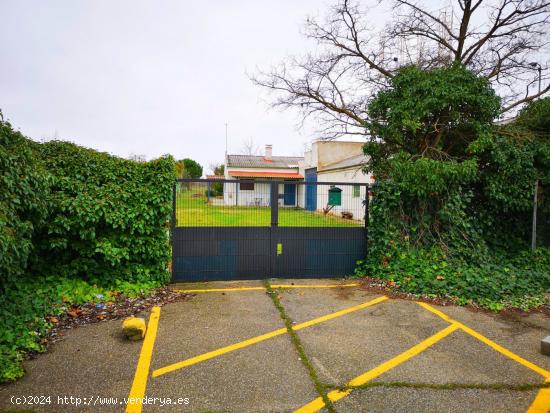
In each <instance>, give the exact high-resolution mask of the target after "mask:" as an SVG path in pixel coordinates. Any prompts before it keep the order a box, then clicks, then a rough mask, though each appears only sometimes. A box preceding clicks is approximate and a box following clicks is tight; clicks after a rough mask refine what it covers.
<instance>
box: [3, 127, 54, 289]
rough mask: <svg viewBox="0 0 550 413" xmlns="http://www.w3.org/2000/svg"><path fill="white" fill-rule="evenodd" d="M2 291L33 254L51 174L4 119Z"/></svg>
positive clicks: (42, 218) (44, 209) (20, 272)
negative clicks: (34, 241)
mask: <svg viewBox="0 0 550 413" xmlns="http://www.w3.org/2000/svg"><path fill="white" fill-rule="evenodd" d="M0 171H1V172H2V174H1V175H0V292H5V290H6V288H7V285H8V284H9V283H10V282H14V281H16V280H17V278H18V277H21V276H22V275H23V274H24V272H25V269H26V267H27V263H28V259H29V257H30V255H31V254H32V250H33V244H32V235H33V232H34V230H35V228H36V227H37V226H39V225H41V224H43V223H44V220H45V218H46V213H47V208H46V203H47V201H46V195H47V191H48V186H49V179H48V175H47V173H46V172H45V170H44V168H43V166H42V164H41V163H40V162H38V161H37V160H36V159H35V158H34V154H33V151H32V149H31V146H30V145H29V141H28V140H27V139H26V138H25V137H24V136H23V135H21V133H19V132H16V131H14V130H13V129H12V128H11V125H10V124H9V123H6V122H0Z"/></svg>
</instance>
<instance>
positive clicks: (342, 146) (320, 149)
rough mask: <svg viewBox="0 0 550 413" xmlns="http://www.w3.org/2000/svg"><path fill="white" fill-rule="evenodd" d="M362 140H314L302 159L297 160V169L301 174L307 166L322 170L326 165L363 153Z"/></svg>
mask: <svg viewBox="0 0 550 413" xmlns="http://www.w3.org/2000/svg"><path fill="white" fill-rule="evenodd" d="M363 144H364V143H363V142H342V141H315V142H313V143H312V144H311V149H310V150H309V151H306V153H305V154H304V160H303V161H301V162H299V164H298V165H299V170H300V173H301V174H302V175H303V174H304V170H305V169H307V168H317V170H318V171H322V170H323V169H324V168H326V167H327V166H328V165H330V164H333V163H336V162H340V161H342V160H344V159H348V158H352V157H354V156H357V155H361V154H363Z"/></svg>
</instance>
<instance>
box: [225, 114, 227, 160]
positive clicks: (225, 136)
mask: <svg viewBox="0 0 550 413" xmlns="http://www.w3.org/2000/svg"><path fill="white" fill-rule="evenodd" d="M225 156H226V157H227V122H225Z"/></svg>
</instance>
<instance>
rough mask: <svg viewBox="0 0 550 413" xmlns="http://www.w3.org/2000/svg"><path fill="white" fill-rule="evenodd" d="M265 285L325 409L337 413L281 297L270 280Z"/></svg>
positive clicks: (330, 412) (265, 281)
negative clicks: (293, 326)
mask: <svg viewBox="0 0 550 413" xmlns="http://www.w3.org/2000/svg"><path fill="white" fill-rule="evenodd" d="M264 285H265V288H266V293H267V295H268V296H269V297H270V298H271V301H273V305H274V306H275V308H276V309H277V311H279V315H280V316H281V319H282V320H283V322H284V324H285V327H286V330H287V332H288V335H289V336H290V341H291V342H292V344H293V345H294V347H295V348H296V351H297V352H298V355H299V356H300V361H301V362H302V364H303V365H304V367H305V368H306V370H307V371H308V373H309V377H310V378H311V381H312V382H313V385H314V387H315V390H316V391H317V393H318V394H319V396H321V398H322V399H323V402H324V403H325V408H326V409H327V411H328V412H329V413H336V410H335V409H334V405H333V404H332V401H331V400H330V399H329V398H328V395H327V387H326V386H325V384H324V383H323V382H322V381H321V380H319V375H318V374H317V370H315V367H314V366H313V364H312V363H311V361H310V359H309V357H308V355H307V354H306V352H305V350H304V346H303V345H302V341H301V340H300V337H298V334H296V331H294V329H293V328H292V325H293V323H294V321H293V320H292V319H291V318H290V317H289V316H288V314H287V313H286V310H285V308H284V306H283V305H282V304H281V300H279V295H278V293H277V291H275V290H274V289H273V288H272V287H271V284H270V283H269V281H268V280H264Z"/></svg>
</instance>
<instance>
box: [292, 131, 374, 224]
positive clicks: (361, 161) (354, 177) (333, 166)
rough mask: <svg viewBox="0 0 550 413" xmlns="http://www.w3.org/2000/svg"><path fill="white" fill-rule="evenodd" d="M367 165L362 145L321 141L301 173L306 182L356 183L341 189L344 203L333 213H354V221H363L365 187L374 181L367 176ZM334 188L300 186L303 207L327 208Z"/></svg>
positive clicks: (313, 209) (301, 167)
mask: <svg viewBox="0 0 550 413" xmlns="http://www.w3.org/2000/svg"><path fill="white" fill-rule="evenodd" d="M366 162H367V158H366V157H365V155H364V153H363V143H362V142H343V141H323V140H318V141H315V142H313V144H312V145H311V149H310V150H309V151H307V152H306V153H305V156H304V160H303V161H301V162H300V168H299V173H300V174H303V175H304V178H305V182H345V183H347V182H349V183H352V184H353V185H339V186H338V187H339V188H340V189H341V190H342V204H341V205H337V206H334V207H333V208H332V209H331V211H330V212H331V213H332V214H335V215H341V214H342V212H352V213H353V214H354V215H355V216H354V219H359V217H357V214H358V212H360V211H363V201H364V199H365V198H366V196H367V190H366V187H365V185H364V184H372V183H373V182H374V179H373V177H372V176H371V175H370V174H365V173H363V167H364V165H365V163H366ZM361 184H363V185H361ZM330 187H331V185H317V186H314V185H300V189H299V193H298V203H299V205H300V206H303V208H304V209H307V210H310V211H316V210H322V209H323V208H326V207H327V204H328V190H329V189H330ZM362 218H363V217H361V219H362Z"/></svg>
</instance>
